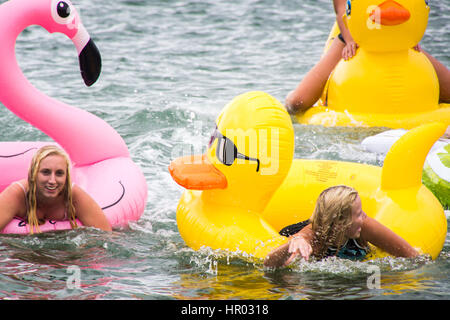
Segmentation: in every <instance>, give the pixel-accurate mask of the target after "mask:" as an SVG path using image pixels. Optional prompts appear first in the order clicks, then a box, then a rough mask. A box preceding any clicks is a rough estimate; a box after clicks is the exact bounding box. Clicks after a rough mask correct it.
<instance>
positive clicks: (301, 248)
mask: <svg viewBox="0 0 450 320" xmlns="http://www.w3.org/2000/svg"><path fill="white" fill-rule="evenodd" d="M288 252H289V253H290V254H291V255H290V256H289V258H288V259H287V260H286V262H285V265H288V264H290V263H291V262H292V261H294V259H295V258H296V257H297V256H299V255H300V256H301V257H302V258H303V259H305V260H308V259H309V256H310V255H311V253H312V247H311V245H310V244H309V242H308V241H306V239H305V238H303V237H302V236H301V235H296V236H294V237H293V238H292V239H291V240H290V241H289V249H288Z"/></svg>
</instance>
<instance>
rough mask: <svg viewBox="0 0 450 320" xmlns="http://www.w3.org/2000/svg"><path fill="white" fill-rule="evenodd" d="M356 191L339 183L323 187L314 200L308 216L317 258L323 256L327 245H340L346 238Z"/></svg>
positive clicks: (338, 247)
mask: <svg viewBox="0 0 450 320" xmlns="http://www.w3.org/2000/svg"><path fill="white" fill-rule="evenodd" d="M357 196H358V192H357V191H356V190H355V189H353V188H351V187H348V186H345V185H339V186H333V187H330V188H328V189H325V190H324V191H322V192H321V194H320V195H319V197H318V198H317V201H316V207H315V209H314V212H313V214H312V216H311V218H310V220H311V222H312V229H313V231H314V233H315V234H314V241H313V249H314V255H315V256H317V257H318V258H322V257H324V256H325V254H326V252H327V249H328V248H329V247H336V248H337V250H336V252H339V249H340V247H341V246H342V245H343V244H344V242H345V240H346V232H347V230H348V228H349V227H350V225H351V224H352V207H353V203H354V202H355V199H356V198H357Z"/></svg>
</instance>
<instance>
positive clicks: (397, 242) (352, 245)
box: [264, 185, 419, 267]
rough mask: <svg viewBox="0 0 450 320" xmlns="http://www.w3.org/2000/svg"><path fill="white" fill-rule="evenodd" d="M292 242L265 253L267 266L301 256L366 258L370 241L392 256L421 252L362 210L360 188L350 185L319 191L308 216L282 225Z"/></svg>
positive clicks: (284, 264) (282, 263) (286, 262)
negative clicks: (306, 218) (301, 220)
mask: <svg viewBox="0 0 450 320" xmlns="http://www.w3.org/2000/svg"><path fill="white" fill-rule="evenodd" d="M280 234H281V235H283V236H286V237H290V240H289V242H287V243H286V244H284V245H281V246H280V247H278V248H276V249H274V250H272V251H271V252H269V254H268V255H267V256H266V258H265V260H264V265H265V266H266V267H281V266H286V265H289V264H290V263H291V262H293V261H294V260H295V259H296V258H297V257H298V256H301V257H303V258H304V259H305V260H308V259H309V257H310V256H314V257H315V258H317V259H322V258H325V257H329V256H337V257H341V258H347V259H363V258H364V257H365V256H366V254H367V253H368V242H370V243H371V244H373V245H375V246H376V247H378V248H380V249H382V250H384V251H386V252H387V253H389V254H391V255H393V256H400V257H415V256H417V255H418V254H419V253H418V252H417V251H416V250H415V249H414V248H413V247H411V245H410V244H409V243H408V242H406V241H405V240H404V239H403V238H401V237H400V236H398V235H397V234H395V233H394V232H392V231H391V230H390V229H388V228H387V227H385V226H383V225H382V224H381V223H379V222H378V221H376V220H375V219H373V218H370V217H368V216H367V215H366V213H365V212H364V211H363V210H362V205H361V199H360V197H359V195H358V192H357V191H356V190H355V189H353V188H351V187H348V186H344V185H339V186H333V187H330V188H328V189H325V190H324V191H322V193H321V194H320V195H319V197H318V199H317V202H316V207H315V209H314V212H313V214H312V216H311V218H310V219H309V220H306V221H303V222H300V223H297V224H293V225H290V226H287V227H285V228H283V229H282V230H281V231H280Z"/></svg>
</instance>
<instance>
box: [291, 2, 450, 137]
mask: <svg viewBox="0 0 450 320" xmlns="http://www.w3.org/2000/svg"><path fill="white" fill-rule="evenodd" d="M429 11H430V7H429V6H428V1H426V0H397V1H393V0H387V1H384V0H382V1H375V0H353V1H351V0H348V1H347V12H346V16H344V22H345V23H346V25H347V26H348V29H349V30H350V33H351V34H352V37H353V39H354V40H355V42H356V43H358V45H359V49H358V50H357V53H356V55H355V56H354V57H353V58H352V59H350V60H348V61H344V60H341V61H340V62H339V63H338V64H337V66H336V68H335V69H334V71H333V72H332V74H331V75H330V78H329V80H328V83H327V85H326V86H325V89H324V94H323V97H322V99H321V101H320V102H319V103H318V105H317V106H315V107H312V108H310V109H309V110H307V111H306V112H305V113H303V114H300V115H298V117H297V120H298V121H299V122H300V123H303V124H318V125H324V126H377V127H389V128H404V129H410V128H413V127H416V126H418V125H421V124H423V123H426V122H433V121H441V122H443V123H444V124H447V125H450V104H443V103H442V104H439V82H438V79H437V75H436V72H435V70H434V68H433V65H432V64H431V62H430V61H429V60H428V58H427V57H426V56H425V55H424V54H423V53H422V52H418V51H416V50H414V49H412V48H413V47H414V46H415V45H417V44H418V43H419V41H420V39H421V38H422V37H423V34H424V33H425V30H426V27H427V22H428V15H429ZM336 29H337V28H336V26H335V28H334V30H332V32H331V34H330V37H332V36H334V35H335V34H336V33H338V32H339V31H338V29H337V31H336Z"/></svg>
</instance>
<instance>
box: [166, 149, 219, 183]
mask: <svg viewBox="0 0 450 320" xmlns="http://www.w3.org/2000/svg"><path fill="white" fill-rule="evenodd" d="M169 172H170V175H171V176H172V178H173V180H175V182H176V183H178V184H179V185H180V186H182V187H184V188H186V189H189V190H211V189H225V188H226V187H227V179H226V177H225V175H224V174H223V173H222V172H220V171H219V170H217V169H216V167H214V166H213V165H212V164H211V162H209V160H208V157H207V156H206V154H203V155H193V156H185V157H181V158H177V159H175V160H174V161H172V162H171V163H170V165H169Z"/></svg>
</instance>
